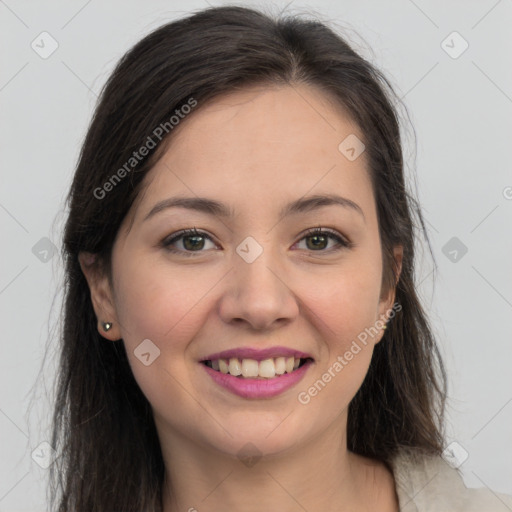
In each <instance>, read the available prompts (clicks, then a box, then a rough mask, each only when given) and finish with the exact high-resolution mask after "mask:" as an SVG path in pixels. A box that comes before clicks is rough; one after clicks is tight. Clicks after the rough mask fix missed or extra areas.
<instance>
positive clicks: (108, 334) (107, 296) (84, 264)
mask: <svg viewBox="0 0 512 512" xmlns="http://www.w3.org/2000/svg"><path fill="white" fill-rule="evenodd" d="M78 261H79V263H80V268H81V269H82V272H83V274H84V276H85V279H86V280H87V284H88V285H89V290H90V293H91V301H92V306H93V308H94V312H95V313H96V319H97V326H98V332H99V333H100V334H101V335H102V336H103V337H104V338H106V339H108V340H111V341H117V340H119V339H121V331H120V329H119V321H118V319H117V315H116V310H115V306H114V300H113V293H112V289H111V286H110V283H109V280H108V276H107V274H106V272H105V271H104V270H103V268H102V266H101V264H100V262H99V261H98V260H97V258H96V255H95V254H92V253H90V252H80V253H79V255H78ZM103 322H109V323H111V324H112V328H111V329H109V330H108V331H105V330H104V329H103V326H102V324H103Z"/></svg>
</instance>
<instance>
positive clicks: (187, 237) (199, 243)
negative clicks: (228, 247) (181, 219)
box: [162, 228, 215, 256]
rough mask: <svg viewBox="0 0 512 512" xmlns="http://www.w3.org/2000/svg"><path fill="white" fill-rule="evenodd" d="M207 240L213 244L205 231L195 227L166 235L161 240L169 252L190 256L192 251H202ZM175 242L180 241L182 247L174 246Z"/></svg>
mask: <svg viewBox="0 0 512 512" xmlns="http://www.w3.org/2000/svg"><path fill="white" fill-rule="evenodd" d="M207 241H210V242H212V244H213V240H212V239H211V238H210V237H209V236H208V235H207V234H206V233H203V232H201V231H197V230H196V229H195V228H194V229H184V230H183V231H179V232H178V233H174V234H173V235H171V237H167V238H166V239H165V240H164V241H163V242H162V246H163V247H165V248H166V249H167V250H169V251H170V252H173V253H179V254H184V255H185V256H191V255H192V253H194V252H204V251H203V249H204V248H205V244H206V242H207ZM177 242H181V244H182V247H183V248H176V247H174V245H175V244H176V243H177ZM213 245H215V244H213Z"/></svg>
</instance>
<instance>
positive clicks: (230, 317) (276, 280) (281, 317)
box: [219, 250, 299, 330]
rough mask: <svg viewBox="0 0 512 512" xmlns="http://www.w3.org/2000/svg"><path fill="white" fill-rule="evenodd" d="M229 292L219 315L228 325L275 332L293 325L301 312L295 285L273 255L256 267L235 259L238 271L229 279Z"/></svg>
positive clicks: (265, 253) (260, 259) (265, 255)
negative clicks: (285, 324)
mask: <svg viewBox="0 0 512 512" xmlns="http://www.w3.org/2000/svg"><path fill="white" fill-rule="evenodd" d="M226 279H227V288H226V290H225V292H224V293H223V295H222V297H221V301H220V307H219V314H220V316H221V318H222V320H223V321H224V322H226V323H230V324H235V323H239V324H240V323H246V324H248V325H249V326H250V327H251V328H252V329H254V330H271V329H272V328H274V327H277V326H278V325H282V324H283V323H286V322H290V321H292V320H293V319H294V318H295V317H296V316H297V315H298V312H299V306H298V302H297V299H296V297H295V294H294V293H293V291H292V289H291V283H288V282H286V281H287V280H286V276H285V275H284V272H283V270H282V269H281V266H280V265H278V264H277V263H276V260H275V259H274V258H272V255H271V254H270V251H268V250H264V251H263V253H262V254H261V255H260V256H259V257H258V258H257V259H256V260H255V261H253V262H252V263H247V262H246V261H244V260H243V259H242V258H241V257H239V256H238V255H236V256H235V257H234V268H233V269H232V272H230V273H229V275H228V276H227V277H226Z"/></svg>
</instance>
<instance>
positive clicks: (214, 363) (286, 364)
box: [201, 356, 313, 379]
mask: <svg viewBox="0 0 512 512" xmlns="http://www.w3.org/2000/svg"><path fill="white" fill-rule="evenodd" d="M312 361H313V359H312V358H311V357H307V358H297V357H293V356H291V357H271V358H268V359H264V360H262V361H257V360H256V359H246V358H244V359H238V358H236V357H231V358H229V359H207V360H204V361H201V363H203V364H204V365H206V366H208V367H209V368H211V369H212V370H215V371H218V372H220V373H224V374H229V375H232V376H234V377H239V378H241V379H273V378H274V377H279V376H281V375H285V374H287V373H293V372H294V371H295V370H297V369H298V368H300V367H302V366H303V365H304V364H306V363H307V362H312Z"/></svg>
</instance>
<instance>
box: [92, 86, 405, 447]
mask: <svg viewBox="0 0 512 512" xmlns="http://www.w3.org/2000/svg"><path fill="white" fill-rule="evenodd" d="M175 130H176V131H175V133H174V134H173V137H174V138H173V140H172V142H171V143H170V145H169V146H168V148H167V150H166V152H165V154H164V155H163V157H162V158H161V159H160V160H159V162H158V163H157V164H156V165H155V166H154V167H153V168H152V169H151V171H150V172H149V173H148V175H147V177H146V180H145V185H147V186H146V188H145V189H144V191H143V192H142V193H141V195H140V196H139V198H138V201H137V204H136V205H135V206H134V208H133V209H132V211H131V212H130V213H129V215H128V216H127V218H126V219H125V221H124V223H123V225H122V226H121V229H120V231H119V234H118V237H117V239H116V242H115V244H114V248H113V254H112V269H113V289H112V290H111V289H109V288H108V285H107V284H106V278H105V279H103V280H101V281H100V283H102V284H97V285H96V286H95V287H94V286H93V290H92V291H93V298H94V299H95V300H94V303H95V308H96V312H97V314H98V318H99V319H100V320H105V321H111V322H113V323H114V329H112V331H110V332H109V333H102V334H103V335H104V336H105V337H109V338H110V339H116V338H121V337H122V339H123V341H124V344H125V346H126V351H127V354H128V358H129V361H130V365H131V368H132V371H133V374H134V376H135V379H136V380H137V382H138V384H139V386H140V388H141V389H142V391H143V393H144V394H145V396H146V397H147V399H148V400H149V402H150V403H151V406H152V409H153V413H154V417H155V421H156V425H157V428H158V430H159V434H160V437H161V439H162V441H163V442H164V443H166V442H168V443H169V444H170V445H172V443H173V442H174V443H177V442H178V440H183V439H188V440H190V441H193V442H194V443H195V444H196V445H199V446H202V447H203V449H204V448H207V449H214V450H220V451H222V452H225V453H229V454H238V453H240V450H241V449H242V448H243V447H244V446H246V447H247V446H252V447H253V448H254V447H255V448H254V449H255V450H256V451H257V452H261V453H264V454H267V453H277V452H280V451H282V450H286V449H288V448H290V447H292V446H293V447H294V448H296V447H297V446H300V444H301V443H305V442H307V441H308V440H311V439H313V438H314V437H315V436H319V435H321V434H322V433H325V432H327V431H331V432H338V433H339V432H343V431H344V428H345V423H346V413H347V407H348V404H349V403H350V401H351V399H352V398H353V397H354V395H355V393H356V392H357V390H358V389H359V387H360V385H361V384H362V382H363V379H364V377H365V375H366V372H367V369H368V366H369V363H370V359H371V356H372V351H373V348H374V345H375V343H377V342H379V340H380V339H381V337H382V335H383V333H384V331H383V330H382V329H381V328H380V327H381V326H382V323H381V322H380V320H381V319H383V318H384V317H385V315H386V312H387V311H388V310H389V308H391V307H392V305H393V299H394V295H393V292H391V293H390V294H389V295H388V296H387V297H381V280H382V271H383V269H382V254H381V246H380V240H379V233H378V225H377V216H376V206H375V203H374V196H373V193H372V189H371V184H370V179H369V175H368V171H367V168H366V158H365V153H364V151H363V152H362V153H361V154H360V156H357V155H358V153H359V152H360V151H361V150H362V149H363V147H362V146H361V143H360V142H358V139H360V140H361V139H362V138H363V136H362V134H361V132H360V130H359V129H358V127H357V126H356V125H355V124H353V123H352V122H351V121H350V119H349V118H348V117H347V116H346V115H345V114H344V113H343V111H342V110H341V109H339V108H335V106H334V104H332V103H329V102H328V100H327V97H325V96H324V95H323V94H322V93H321V92H319V91H318V90H316V89H313V88H311V87H308V86H304V85H301V86H294V87H293V88H292V87H290V86H283V87H280V88H277V87H276V88H268V87H266V88H251V89H245V90H244V91H242V92H237V93H232V94H229V95H226V96H224V97H223V98H221V99H217V100H216V101H214V102H212V103H211V104H210V105H207V106H206V105H205V106H203V108H201V104H200V103H199V104H198V107H197V109H196V111H195V112H194V113H193V114H191V115H190V117H189V118H188V119H185V121H183V122H182V125H181V126H178V127H177V128H175ZM347 137H349V139H347V140H346V141H345V139H346V138H347ZM355 137H357V138H358V139H356V138H355ZM342 141H345V142H344V143H343V144H342V145H341V149H340V148H339V146H340V143H342ZM351 148H353V151H352V149H351ZM112 193H115V192H112ZM313 196H315V197H317V196H328V197H330V198H331V200H329V201H326V200H318V201H308V200H309V199H310V198H312V197H313ZM335 197H337V198H338V199H336V201H339V202H335V201H333V200H332V198H335ZM175 198H190V202H189V203H188V206H189V207H185V206H184V205H182V206H172V205H171V204H170V202H171V201H172V200H173V199H175ZM199 198H205V199H207V200H208V201H212V202H213V201H214V202H215V203H216V204H217V203H218V204H221V205H223V206H222V209H223V210H225V212H223V213H222V214H220V213H219V212H218V211H216V209H214V208H212V207H210V208H194V207H193V206H194V202H195V201H197V200H198V199H199ZM342 198H343V199H342ZM289 205H294V206H293V207H292V208H289ZM193 228H195V229H196V230H197V231H198V232H199V234H196V235H193V234H192V235H190V234H189V235H186V236H185V237H181V238H179V237H177V238H176V239H175V240H173V235H174V234H176V233H178V232H179V231H181V230H184V229H193ZM314 228H321V230H322V231H327V232H324V233H320V234H317V235H314V234H313V235H312V234H308V233H307V232H308V230H311V229H314ZM331 234H332V236H331ZM336 237H339V239H340V240H341V243H340V242H338V241H337V238H336ZM345 242H347V243H348V245H344V243H345ZM396 257H397V259H398V260H400V253H399V252H397V253H396ZM90 282H91V281H90ZM375 326H377V328H375ZM370 328H373V330H371V331H370ZM365 329H366V331H365ZM364 333H366V336H365V334H364ZM369 333H371V334H369ZM363 339H364V342H363V341H362V340H363ZM107 342H108V341H105V343H107ZM275 347H278V348H277V349H276V351H275V352H267V353H263V352H260V351H263V350H264V349H273V348H275ZM244 349H253V350H254V351H255V352H245V353H243V352H242V351H243V350H244ZM228 350H232V351H234V352H233V353H232V354H230V355H231V356H233V358H234V359H233V362H232V364H231V365H229V358H228V360H227V361H226V364H227V365H229V370H230V371H231V372H233V373H235V374H236V373H238V372H239V371H242V372H243V373H244V375H248V376H249V377H244V376H241V377H236V376H232V375H226V374H224V373H223V371H225V367H224V365H223V362H221V361H219V360H218V359H219V357H218V355H217V354H218V353H219V352H223V351H228ZM299 352H300V353H302V356H303V357H302V358H303V359H305V356H308V357H309V358H311V359H308V360H307V361H308V362H307V364H306V365H305V366H304V367H302V366H301V367H299V368H298V369H297V370H295V371H296V372H298V373H295V371H290V370H291V367H290V366H288V368H286V364H287V359H288V365H290V364H293V362H294V360H292V359H289V358H290V357H293V356H294V353H295V355H298V356H300V355H301V354H298V353H299ZM237 354H239V357H236V355H237ZM228 355H229V354H228ZM282 357H284V358H285V359H284V360H283V359H282ZM220 359H223V358H222V357H220ZM238 359H239V360H240V365H241V366H242V368H237V366H238V365H237V360H238ZM244 359H246V361H245V362H244ZM269 359H270V361H269ZM205 360H211V361H212V363H211V365H212V366H213V368H209V367H207V366H206V364H205V363H204V361H205ZM262 360H266V361H265V362H264V363H261V361H262ZM290 361H292V363H290ZM217 365H219V366H218V368H219V370H217V369H215V368H217ZM283 368H284V372H285V373H284V374H282V375H276V376H275V377H273V378H272V377H261V376H259V377H258V378H255V377H254V376H253V377H250V376H251V375H254V373H251V372H254V371H257V372H259V373H258V375H260V373H261V374H263V375H272V373H273V372H278V373H282V372H283ZM222 370H223V371H222ZM266 372H268V373H266ZM326 375H327V376H326ZM329 376H330V378H329ZM319 381H320V382H319ZM315 383H316V387H315ZM247 443H251V445H247Z"/></svg>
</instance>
